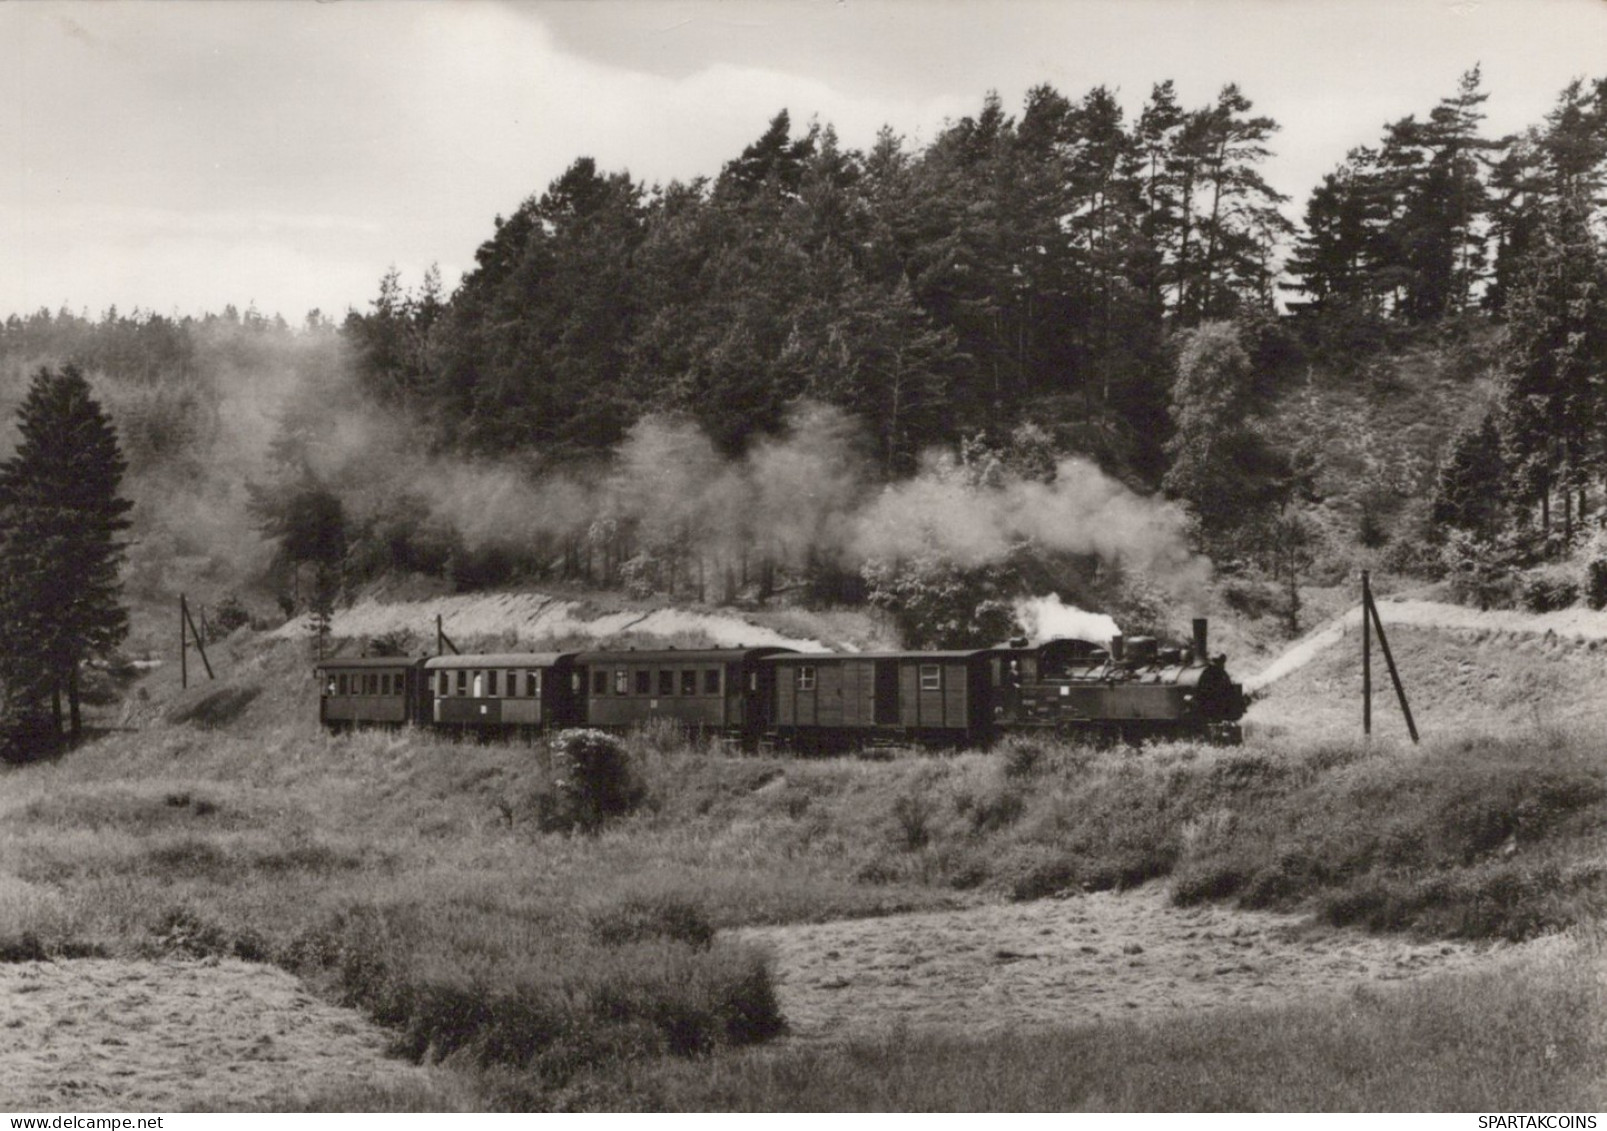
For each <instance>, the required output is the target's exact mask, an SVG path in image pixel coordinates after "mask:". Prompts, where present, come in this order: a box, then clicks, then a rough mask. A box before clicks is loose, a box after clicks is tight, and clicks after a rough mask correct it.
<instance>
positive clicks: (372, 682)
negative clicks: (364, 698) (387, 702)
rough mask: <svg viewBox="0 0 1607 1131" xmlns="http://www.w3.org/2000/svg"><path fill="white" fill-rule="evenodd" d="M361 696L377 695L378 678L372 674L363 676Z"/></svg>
mask: <svg viewBox="0 0 1607 1131" xmlns="http://www.w3.org/2000/svg"><path fill="white" fill-rule="evenodd" d="M363 694H364V695H377V694H379V676H377V675H375V674H374V673H373V672H369V673H368V674H367V675H365V676H363Z"/></svg>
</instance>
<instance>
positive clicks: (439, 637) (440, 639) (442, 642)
mask: <svg viewBox="0 0 1607 1131" xmlns="http://www.w3.org/2000/svg"><path fill="white" fill-rule="evenodd" d="M448 648H450V649H452V654H453V655H454V656H459V655H462V653H461V652H459V651H458V646H457V645H456V644H454V643H452V638H451V637H450V636H448V635H447V634H446V629H445V628H444V627H443V626H442V624H441V614H440V613H436V614H435V654H436V655H437V656H444V655H446V650H447V649H448Z"/></svg>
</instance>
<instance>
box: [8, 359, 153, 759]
mask: <svg viewBox="0 0 1607 1131" xmlns="http://www.w3.org/2000/svg"><path fill="white" fill-rule="evenodd" d="M17 427H18V431H19V432H20V433H21V437H22V438H21V441H20V442H19V443H18V445H17V451H16V454H15V455H13V456H12V457H11V458H10V459H8V460H6V461H5V462H4V463H3V464H0V577H3V581H4V587H3V591H0V632H3V634H4V638H3V642H0V681H3V682H4V684H5V692H6V699H7V707H8V708H9V711H10V714H11V717H10V718H8V719H7V720H6V723H7V729H8V730H9V731H10V734H11V736H12V737H13V739H15V737H16V736H17V735H18V734H19V730H18V727H19V726H21V728H22V733H26V734H27V735H28V740H29V741H32V742H35V743H37V742H39V741H40V740H41V739H43V740H47V741H49V742H50V743H52V744H53V743H55V742H58V741H59V739H60V735H61V717H60V715H61V708H60V704H61V696H62V693H63V692H65V693H66V696H67V701H68V706H69V709H70V720H69V731H70V734H71V735H72V736H73V737H75V738H76V737H77V735H78V733H79V730H80V718H79V707H78V669H79V666H80V665H81V664H82V663H83V662H84V661H85V660H86V659H88V658H89V657H91V656H95V655H103V654H105V653H106V652H107V651H109V650H110V649H111V648H113V647H115V646H116V645H117V644H118V643H119V642H121V641H122V639H123V637H124V636H125V635H126V634H127V631H128V614H127V612H126V611H125V610H124V609H123V607H122V605H121V603H120V600H119V598H120V588H121V587H120V584H119V580H118V567H119V564H120V563H121V560H122V554H123V544H122V543H121V542H120V541H119V540H118V536H119V535H120V534H121V533H122V532H123V531H124V530H126V529H128V526H129V520H128V512H129V510H130V509H131V507H132V504H131V503H129V502H128V501H127V500H126V499H122V498H120V497H119V496H118V494H117V492H118V487H119V485H120V483H121V481H122V476H123V472H124V470H125V468H126V464H125V462H124V460H123V455H122V452H121V450H120V449H119V447H118V442H117V433H116V430H115V429H114V428H113V427H112V424H111V421H110V420H109V419H108V418H107V417H106V414H105V413H104V412H103V411H102V409H101V407H100V405H99V404H98V403H97V402H96V401H95V399H94V397H92V396H91V395H90V389H89V383H88V382H87V381H85V380H84V378H83V376H82V375H81V374H80V373H79V372H78V370H77V369H75V368H74V367H72V366H70V365H69V366H67V367H65V368H64V369H62V370H61V371H60V372H59V373H58V372H55V371H53V370H51V369H49V368H43V369H40V370H39V372H38V373H37V374H36V375H35V376H34V379H33V383H32V385H31V386H30V387H29V389H28V394H27V396H26V398H24V400H23V402H22V406H21V407H20V408H19V410H18V413H17ZM47 699H48V700H49V701H50V703H51V704H52V711H51V718H50V720H49V725H42V724H41V719H42V716H43V715H44V710H45V702H46V700H47ZM13 746H14V743H13ZM10 752H11V753H12V754H23V755H26V754H30V753H40V752H41V751H39V750H38V749H37V747H35V748H34V749H32V750H18V749H15V748H13V749H12V750H11V751H10Z"/></svg>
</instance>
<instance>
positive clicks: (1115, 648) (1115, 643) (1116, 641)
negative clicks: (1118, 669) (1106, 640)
mask: <svg viewBox="0 0 1607 1131" xmlns="http://www.w3.org/2000/svg"><path fill="white" fill-rule="evenodd" d="M1122 643H1123V641H1122V634H1121V633H1119V632H1118V633H1117V634H1116V635H1115V636H1112V637H1111V638H1110V658H1111V659H1112V660H1114V661H1116V663H1118V664H1119V663H1121V662H1122Z"/></svg>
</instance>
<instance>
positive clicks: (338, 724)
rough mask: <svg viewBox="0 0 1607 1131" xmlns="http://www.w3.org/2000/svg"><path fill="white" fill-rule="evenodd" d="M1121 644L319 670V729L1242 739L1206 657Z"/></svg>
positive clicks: (709, 653)
mask: <svg viewBox="0 0 1607 1131" xmlns="http://www.w3.org/2000/svg"><path fill="white" fill-rule="evenodd" d="M1206 645H1207V638H1206V622H1205V620H1204V619H1203V618H1202V619H1197V620H1195V621H1194V635H1193V640H1192V641H1191V643H1190V645H1189V646H1187V647H1177V648H1162V647H1160V645H1159V643H1158V642H1157V641H1156V640H1154V639H1153V638H1151V637H1132V638H1130V639H1126V640H1124V639H1123V638H1122V637H1120V636H1118V637H1116V638H1114V639H1113V640H1112V641H1111V642H1110V646H1109V647H1108V648H1107V647H1104V646H1101V645H1099V644H1096V643H1094V642H1092V641H1087V640H1073V639H1064V638H1062V639H1056V640H1051V641H1049V642H1047V643H1044V644H1039V645H1030V646H1029V645H1028V644H1027V642H1026V641H1014V642H1012V643H1011V644H1010V645H1009V646H1008V647H1000V648H979V649H972V650H969V651H950V652H877V653H845V652H824V653H806V652H795V651H792V650H790V649H786V648H720V649H674V648H671V649H663V650H651V651H649V650H637V649H628V650H615V651H593V652H509V653H488V654H481V655H440V656H434V657H423V658H420V659H416V660H409V659H407V658H406V657H375V658H351V659H332V660H325V661H323V662H322V663H320V664H319V665H318V667H317V675H318V685H319V689H320V695H319V720H320V721H321V722H322V723H323V725H324V726H326V727H329V728H331V729H339V728H346V727H354V726H374V725H404V724H415V725H419V726H428V727H433V728H437V729H441V730H445V731H458V732H469V733H474V734H478V735H482V736H494V735H515V734H522V735H533V734H537V733H540V732H543V731H547V730H555V729H562V728H565V727H598V728H602V729H622V728H627V727H630V726H634V725H637V724H641V723H645V722H648V721H650V720H653V719H667V720H672V721H673V722H675V723H676V724H679V725H681V726H684V727H686V728H687V729H689V730H693V731H698V732H702V733H707V734H718V735H725V736H729V737H731V738H733V739H736V740H738V741H740V743H741V744H742V746H743V747H744V748H756V747H759V746H761V745H765V744H774V745H782V746H787V747H791V748H795V749H799V750H806V751H838V750H844V749H851V748H854V747H861V746H866V745H872V744H883V743H898V742H911V743H923V744H932V745H939V744H941V745H949V746H983V745H987V744H988V743H990V742H992V741H994V740H995V739H997V738H999V737H1000V736H1002V735H1004V734H1008V733H1012V732H1014V733H1021V732H1028V733H1059V734H1067V735H1073V736H1083V737H1087V738H1092V739H1098V740H1113V741H1141V740H1144V739H1150V738H1168V739H1176V738H1195V739H1203V740H1207V741H1213V742H1222V743H1237V742H1239V741H1241V739H1242V731H1241V729H1240V727H1239V722H1238V720H1239V719H1240V718H1242V717H1243V715H1244V709H1245V698H1244V693H1243V689H1242V687H1241V686H1240V685H1239V684H1238V683H1235V682H1234V681H1233V680H1232V678H1231V677H1230V676H1229V675H1228V672H1227V665H1226V658H1225V657H1223V656H1216V657H1214V658H1213V657H1211V656H1210V655H1209V653H1208V652H1207V650H1206Z"/></svg>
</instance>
